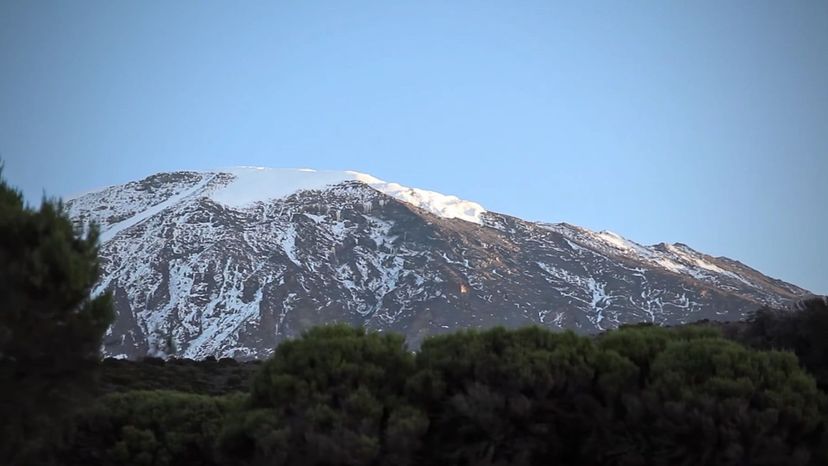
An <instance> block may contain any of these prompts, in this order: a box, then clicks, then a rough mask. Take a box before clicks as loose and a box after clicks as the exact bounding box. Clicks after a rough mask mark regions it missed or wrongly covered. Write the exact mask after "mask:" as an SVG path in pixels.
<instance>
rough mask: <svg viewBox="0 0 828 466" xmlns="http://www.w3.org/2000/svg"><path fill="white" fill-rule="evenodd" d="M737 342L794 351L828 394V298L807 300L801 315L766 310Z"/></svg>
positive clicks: (758, 312) (802, 306)
mask: <svg viewBox="0 0 828 466" xmlns="http://www.w3.org/2000/svg"><path fill="white" fill-rule="evenodd" d="M741 330H742V331H741V332H739V333H737V334H736V335H735V338H736V339H737V340H738V341H741V342H742V343H744V344H746V345H749V346H752V347H754V348H761V349H785V350H789V351H793V352H794V353H796V355H797V357H798V358H799V362H800V363H801V364H802V366H803V367H804V368H806V369H807V370H808V371H809V372H810V373H811V374H813V375H814V377H815V378H816V380H817V383H818V384H819V386H820V388H822V390H828V297H824V296H823V297H816V298H812V299H809V300H805V301H803V302H802V303H800V305H799V309H798V310H797V311H791V310H780V309H771V308H763V309H760V310H759V311H757V312H756V313H755V314H754V315H753V317H752V318H751V319H750V320H749V321H748V324H747V325H746V326H743V327H742V329H741Z"/></svg>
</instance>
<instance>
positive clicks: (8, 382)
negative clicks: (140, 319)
mask: <svg viewBox="0 0 828 466" xmlns="http://www.w3.org/2000/svg"><path fill="white" fill-rule="evenodd" d="M97 253H98V248H97V231H96V230H95V229H94V228H92V229H91V230H90V231H89V232H88V233H87V234H86V235H85V236H84V235H81V234H80V233H79V232H78V231H76V230H75V229H74V228H73V226H72V223H71V222H70V221H69V219H68V218H67V216H66V215H65V214H64V213H63V211H62V208H61V206H60V204H58V203H55V202H52V201H44V202H43V204H42V206H41V207H40V209H39V210H33V209H30V208H28V207H26V206H25V205H24V203H23V200H22V198H21V195H20V194H19V193H18V192H17V191H15V190H13V189H11V188H10V187H9V186H8V185H7V184H6V183H5V182H4V181H2V180H0V265H1V266H0V303H2V308H0V419H2V424H0V438H2V442H1V443H0V464H22V463H32V462H35V461H38V462H43V461H46V460H45V459H44V456H43V455H44V454H45V453H47V450H48V449H49V448H48V447H49V446H50V445H51V444H53V443H54V442H55V440H56V437H57V436H58V435H59V433H60V426H61V423H62V422H63V420H64V419H65V418H66V417H67V416H68V414H69V413H70V412H71V411H72V409H73V408H74V407H76V406H78V405H79V404H80V403H81V402H82V400H83V398H84V393H85V392H86V391H87V390H88V389H89V387H91V384H90V382H92V380H93V379H92V377H93V375H94V373H95V367H96V364H97V361H98V349H99V347H100V342H101V337H102V336H103V333H104V331H105V330H106V328H107V326H108V325H109V323H110V321H111V319H112V308H111V305H110V299H109V296H107V295H102V296H99V297H97V298H90V290H91V288H92V286H93V284H94V283H95V281H96V279H97V275H98V258H97Z"/></svg>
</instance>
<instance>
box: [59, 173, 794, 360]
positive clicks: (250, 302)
mask: <svg viewBox="0 0 828 466" xmlns="http://www.w3.org/2000/svg"><path fill="white" fill-rule="evenodd" d="M294 175H296V176H298V177H299V178H302V177H305V178H304V181H302V182H297V183H298V186H299V187H298V189H293V188H296V186H297V184H296V183H294V185H291V189H285V188H286V185H288V184H290V182H293V181H295V179H294V180H293V181H290V182H284V179H285V177H287V176H291V177H292V176H294ZM257 177H258V178H257ZM311 178H312V179H311ZM300 181H301V180H300ZM240 183H241V184H240ZM268 183H270V184H268ZM274 183H275V184H274ZM279 183H282V184H279ZM234 186H235V188H234ZM306 187H307V188H306ZM234 189H235V191H233V190H234ZM228 190H230V193H231V194H233V195H232V196H227V195H226V194H227V193H228ZM287 191H290V192H287ZM222 193H224V194H222ZM234 193H235V194H234ZM274 193H275V194H278V196H277V195H274ZM257 195H260V197H261V198H260V199H256V196H257ZM239 199H241V200H243V201H244V202H237V201H239ZM66 205H67V210H68V212H69V214H70V216H71V217H72V218H73V219H74V221H75V222H76V223H77V224H78V225H85V224H88V223H89V222H91V221H94V222H97V223H99V224H100V225H101V231H102V236H101V238H102V247H101V257H102V269H103V274H102V279H101V281H100V283H99V284H98V286H97V287H96V289H95V292H96V293H99V292H102V291H105V290H109V291H111V292H112V293H113V296H114V297H115V304H116V311H117V313H118V318H117V320H116V322H115V324H114V325H113V327H112V328H111V329H110V332H109V334H108V336H107V343H106V344H105V348H104V351H105V354H108V355H112V356H120V357H140V356H143V355H145V354H178V355H183V356H188V357H205V356H208V355H213V356H218V357H221V356H234V357H239V358H258V357H265V356H267V355H268V354H269V353H270V351H271V350H272V347H273V346H274V345H275V344H277V343H278V342H279V341H281V340H283V339H284V338H290V337H293V336H296V335H298V334H299V333H301V332H302V330H304V329H306V328H308V327H309V326H311V325H316V324H321V323H326V322H331V321H341V322H347V323H351V324H355V325H365V326H368V327H371V328H376V329H380V330H384V329H388V330H394V331H398V332H400V333H403V334H405V335H406V337H407V338H408V339H409V341H410V342H411V344H413V345H416V344H418V342H419V341H421V340H422V338H423V337H424V336H427V335H430V334H434V333H442V332H444V331H450V330H456V329H458V328H467V327H487V326H492V325H506V326H519V325H528V324H536V325H545V326H549V327H553V328H560V329H572V330H575V331H577V332H581V333H591V332H595V331H601V330H605V329H607V328H614V327H616V326H618V325H621V324H623V323H632V322H638V321H650V322H654V323H659V324H672V323H681V322H686V321H691V320H699V319H701V318H711V319H717V320H735V319H738V318H741V317H743V316H744V315H746V314H747V313H748V312H750V311H752V310H755V309H756V308H758V307H760V306H762V305H780V304H784V303H786V302H789V301H792V300H795V299H797V298H800V297H802V296H805V295H807V294H808V292H807V291H806V290H803V289H801V288H799V287H796V286H794V285H791V284H788V283H785V282H783V281H781V280H778V279H774V278H770V277H766V276H764V275H762V274H761V273H760V272H758V271H756V270H754V269H752V268H750V267H748V266H746V265H744V264H741V263H739V262H738V261H734V260H732V259H729V258H716V257H712V256H709V255H706V254H703V253H700V252H698V251H696V250H694V249H692V248H690V247H689V246H686V245H684V244H681V243H673V244H667V243H659V244H655V245H652V246H642V245H640V244H638V243H635V242H634V241H630V240H628V239H626V238H623V237H622V236H620V235H618V234H616V233H613V232H609V231H602V232H593V231H591V230H588V229H585V228H581V227H578V226H575V225H570V224H567V223H556V224H552V223H544V222H528V221H525V220H522V219H519V218H517V217H512V216H509V215H505V214H500V213H496V212H490V211H487V210H486V209H484V208H483V207H482V206H480V205H479V204H477V203H473V202H470V201H464V200H461V199H459V198H457V197H455V196H446V195H443V194H440V193H435V192H432V191H425V190H417V189H416V188H407V187H404V186H401V185H398V184H396V183H387V182H384V181H382V180H378V179H376V178H374V177H371V176H370V175H365V174H361V173H358V172H317V171H310V170H307V169H305V170H285V169H262V168H250V167H244V168H236V169H229V170H223V171H222V170H217V171H205V172H194V171H189V172H169V173H159V174H156V175H152V176H150V177H147V178H145V179H143V180H140V181H135V182H131V183H126V184H123V185H116V186H112V187H108V188H105V189H103V190H100V191H96V192H91V193H86V194H84V195H81V196H79V197H75V198H72V199H69V200H68V201H67V202H66ZM170 343H172V345H170Z"/></svg>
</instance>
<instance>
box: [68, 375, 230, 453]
mask: <svg viewBox="0 0 828 466" xmlns="http://www.w3.org/2000/svg"><path fill="white" fill-rule="evenodd" d="M244 398H245V397H244V396H243V395H232V396H227V397H210V396H204V395H193V394H188V393H180V392H171V391H135V392H129V393H113V394H110V395H107V396H105V397H103V398H102V399H101V400H100V401H99V402H98V403H97V404H96V405H95V406H94V407H93V408H92V409H89V410H88V411H86V412H84V413H83V414H82V415H81V416H79V417H78V419H77V420H76V430H75V432H74V434H73V436H72V442H71V444H70V445H69V446H68V447H67V448H65V449H64V451H63V452H62V455H61V462H62V463H63V464H84V465H113V466H114V465H134V466H165V465H211V464H221V463H219V462H218V461H217V459H216V456H215V453H214V451H215V445H216V441H217V438H218V433H219V431H220V429H221V426H222V423H223V419H224V417H225V415H226V414H227V412H228V411H230V410H235V409H237V407H238V406H239V405H240V404H241V403H242V401H243V400H244Z"/></svg>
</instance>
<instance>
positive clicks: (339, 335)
mask: <svg viewBox="0 0 828 466" xmlns="http://www.w3.org/2000/svg"><path fill="white" fill-rule="evenodd" d="M413 370H414V356H413V355H412V354H411V352H409V351H408V349H407V348H406V346H405V340H404V338H403V337H402V336H400V335H391V334H385V335H383V334H380V333H376V332H366V331H365V330H363V329H359V328H351V327H348V326H344V325H333V326H326V327H316V328H313V329H311V330H309V331H308V332H306V333H305V334H304V335H303V336H302V337H301V338H299V339H297V340H293V341H288V342H284V343H282V344H281V345H279V347H278V348H276V351H275V353H274V354H273V357H272V358H271V359H270V360H269V361H267V362H266V363H265V364H264V365H263V367H262V369H261V372H260V373H259V374H258V376H257V377H256V379H255V380H254V383H253V387H252V390H251V394H250V403H249V405H248V409H247V410H246V411H244V412H242V413H241V414H240V415H239V416H238V417H237V418H235V419H232V420H231V421H230V422H229V423H228V426H227V428H226V431H225V434H224V435H223V437H222V450H223V451H224V453H225V454H226V456H227V457H228V458H233V459H249V460H252V461H254V464H259V463H255V462H256V461H259V462H261V463H262V464H286V465H290V464H302V465H305V464H308V465H313V464H319V465H363V464H375V465H381V464H389V465H390V464H394V465H405V464H410V463H411V460H412V454H413V452H414V451H416V449H417V448H418V446H419V438H420V437H421V435H422V433H423V432H424V431H425V429H426V427H427V423H426V419H425V417H424V415H423V414H422V413H420V412H419V411H418V410H416V409H414V408H413V407H412V406H410V405H409V404H407V403H406V400H405V397H404V387H405V383H406V380H407V379H408V378H409V377H410V375H411V374H412V372H413ZM415 464H416V463H415Z"/></svg>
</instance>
